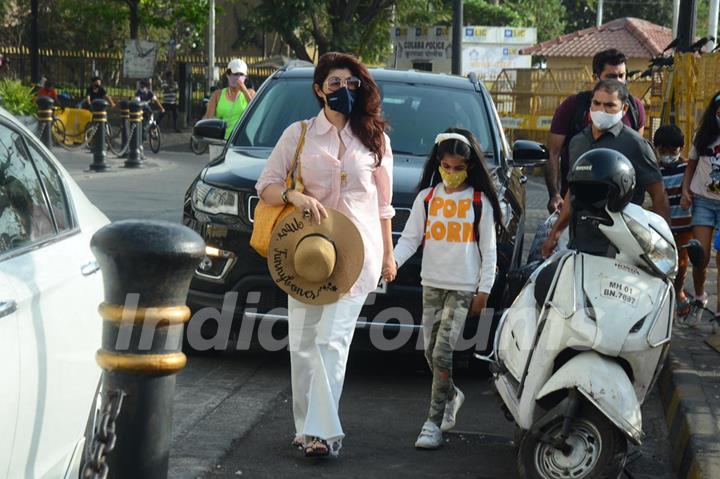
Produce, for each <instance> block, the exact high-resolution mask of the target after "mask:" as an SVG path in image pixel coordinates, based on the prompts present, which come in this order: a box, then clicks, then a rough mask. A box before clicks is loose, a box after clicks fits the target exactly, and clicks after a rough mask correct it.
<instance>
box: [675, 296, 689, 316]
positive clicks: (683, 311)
mask: <svg viewBox="0 0 720 479" xmlns="http://www.w3.org/2000/svg"><path fill="white" fill-rule="evenodd" d="M684 293H685V299H684V300H682V301H678V303H677V305H676V306H675V311H676V312H677V315H678V316H679V317H681V318H682V317H685V316H687V315H688V314H690V309H691V307H692V301H693V300H692V299H691V298H692V296H690V294H689V293H688V292H687V291H685V292H684Z"/></svg>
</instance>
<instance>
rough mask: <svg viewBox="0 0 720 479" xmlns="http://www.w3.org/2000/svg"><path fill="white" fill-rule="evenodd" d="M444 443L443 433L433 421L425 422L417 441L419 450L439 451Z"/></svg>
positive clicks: (416, 445)
mask: <svg viewBox="0 0 720 479" xmlns="http://www.w3.org/2000/svg"><path fill="white" fill-rule="evenodd" d="M441 443H442V431H441V430H440V428H439V427H438V426H437V424H435V423H434V422H432V421H425V424H423V427H422V431H420V435H419V436H418V438H417V441H415V447H417V448H418V449H437V448H438V447H440V444H441Z"/></svg>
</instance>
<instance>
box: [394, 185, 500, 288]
mask: <svg viewBox="0 0 720 479" xmlns="http://www.w3.org/2000/svg"><path fill="white" fill-rule="evenodd" d="M429 192H430V188H425V189H424V190H422V191H421V192H420V193H419V194H418V196H417V198H415V202H414V203H413V207H412V211H411V212H410V218H409V219H408V221H407V223H406V224H405V230H404V231H403V233H402V236H401V237H400V239H399V240H398V243H397V245H396V246H395V261H397V264H398V267H400V266H402V265H403V264H404V263H405V261H407V260H408V259H409V258H410V257H411V256H412V255H413V254H414V253H415V251H417V249H418V247H419V246H420V244H421V243H422V240H423V234H424V236H425V247H424V248H425V249H424V251H423V258H422V269H421V271H420V277H421V278H422V281H421V282H422V285H423V286H430V287H433V288H440V289H447V290H451V291H471V292H475V291H479V292H482V293H490V290H491V289H492V286H493V283H494V282H495V265H496V261H497V250H496V238H495V220H494V218H493V210H492V205H491V204H490V202H489V201H488V200H487V198H486V197H485V195H482V216H481V218H480V222H479V223H478V235H479V236H478V238H479V241H476V240H475V238H474V237H473V234H472V229H473V223H474V219H475V213H474V210H473V192H474V190H473V188H471V187H468V188H465V189H464V190H462V191H456V192H455V193H447V192H446V191H445V187H444V186H443V184H442V183H440V184H438V185H437V186H436V187H435V192H434V194H433V196H432V199H431V200H430V204H429V205H428V218H427V222H426V219H425V205H424V201H425V198H426V197H427V195H428V193H429ZM426 224H427V229H426Z"/></svg>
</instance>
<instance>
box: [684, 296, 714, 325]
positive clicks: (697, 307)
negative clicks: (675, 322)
mask: <svg viewBox="0 0 720 479" xmlns="http://www.w3.org/2000/svg"><path fill="white" fill-rule="evenodd" d="M707 302H708V294H707V293H705V294H703V295H702V296H697V297H695V299H693V301H692V304H691V306H690V313H689V314H688V315H687V316H685V318H684V321H683V324H684V325H685V326H690V327H696V326H697V325H699V324H700V319H701V318H702V314H703V312H704V311H705V306H706V305H707Z"/></svg>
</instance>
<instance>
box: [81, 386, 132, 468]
mask: <svg viewBox="0 0 720 479" xmlns="http://www.w3.org/2000/svg"><path fill="white" fill-rule="evenodd" d="M124 398H125V392H124V391H121V390H112V391H108V392H107V395H106V396H105V397H104V398H103V402H102V410H101V411H100V414H99V415H98V418H97V423H96V424H95V431H94V432H93V440H92V444H91V447H90V458H89V460H88V462H87V464H85V468H84V469H83V473H82V477H83V479H106V478H107V476H108V473H109V472H110V468H109V467H108V464H107V455H108V453H110V452H112V450H113V449H115V444H116V442H117V435H116V434H115V432H116V427H117V425H116V423H115V421H116V420H117V418H118V416H119V415H120V409H121V408H122V403H123V399H124Z"/></svg>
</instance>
